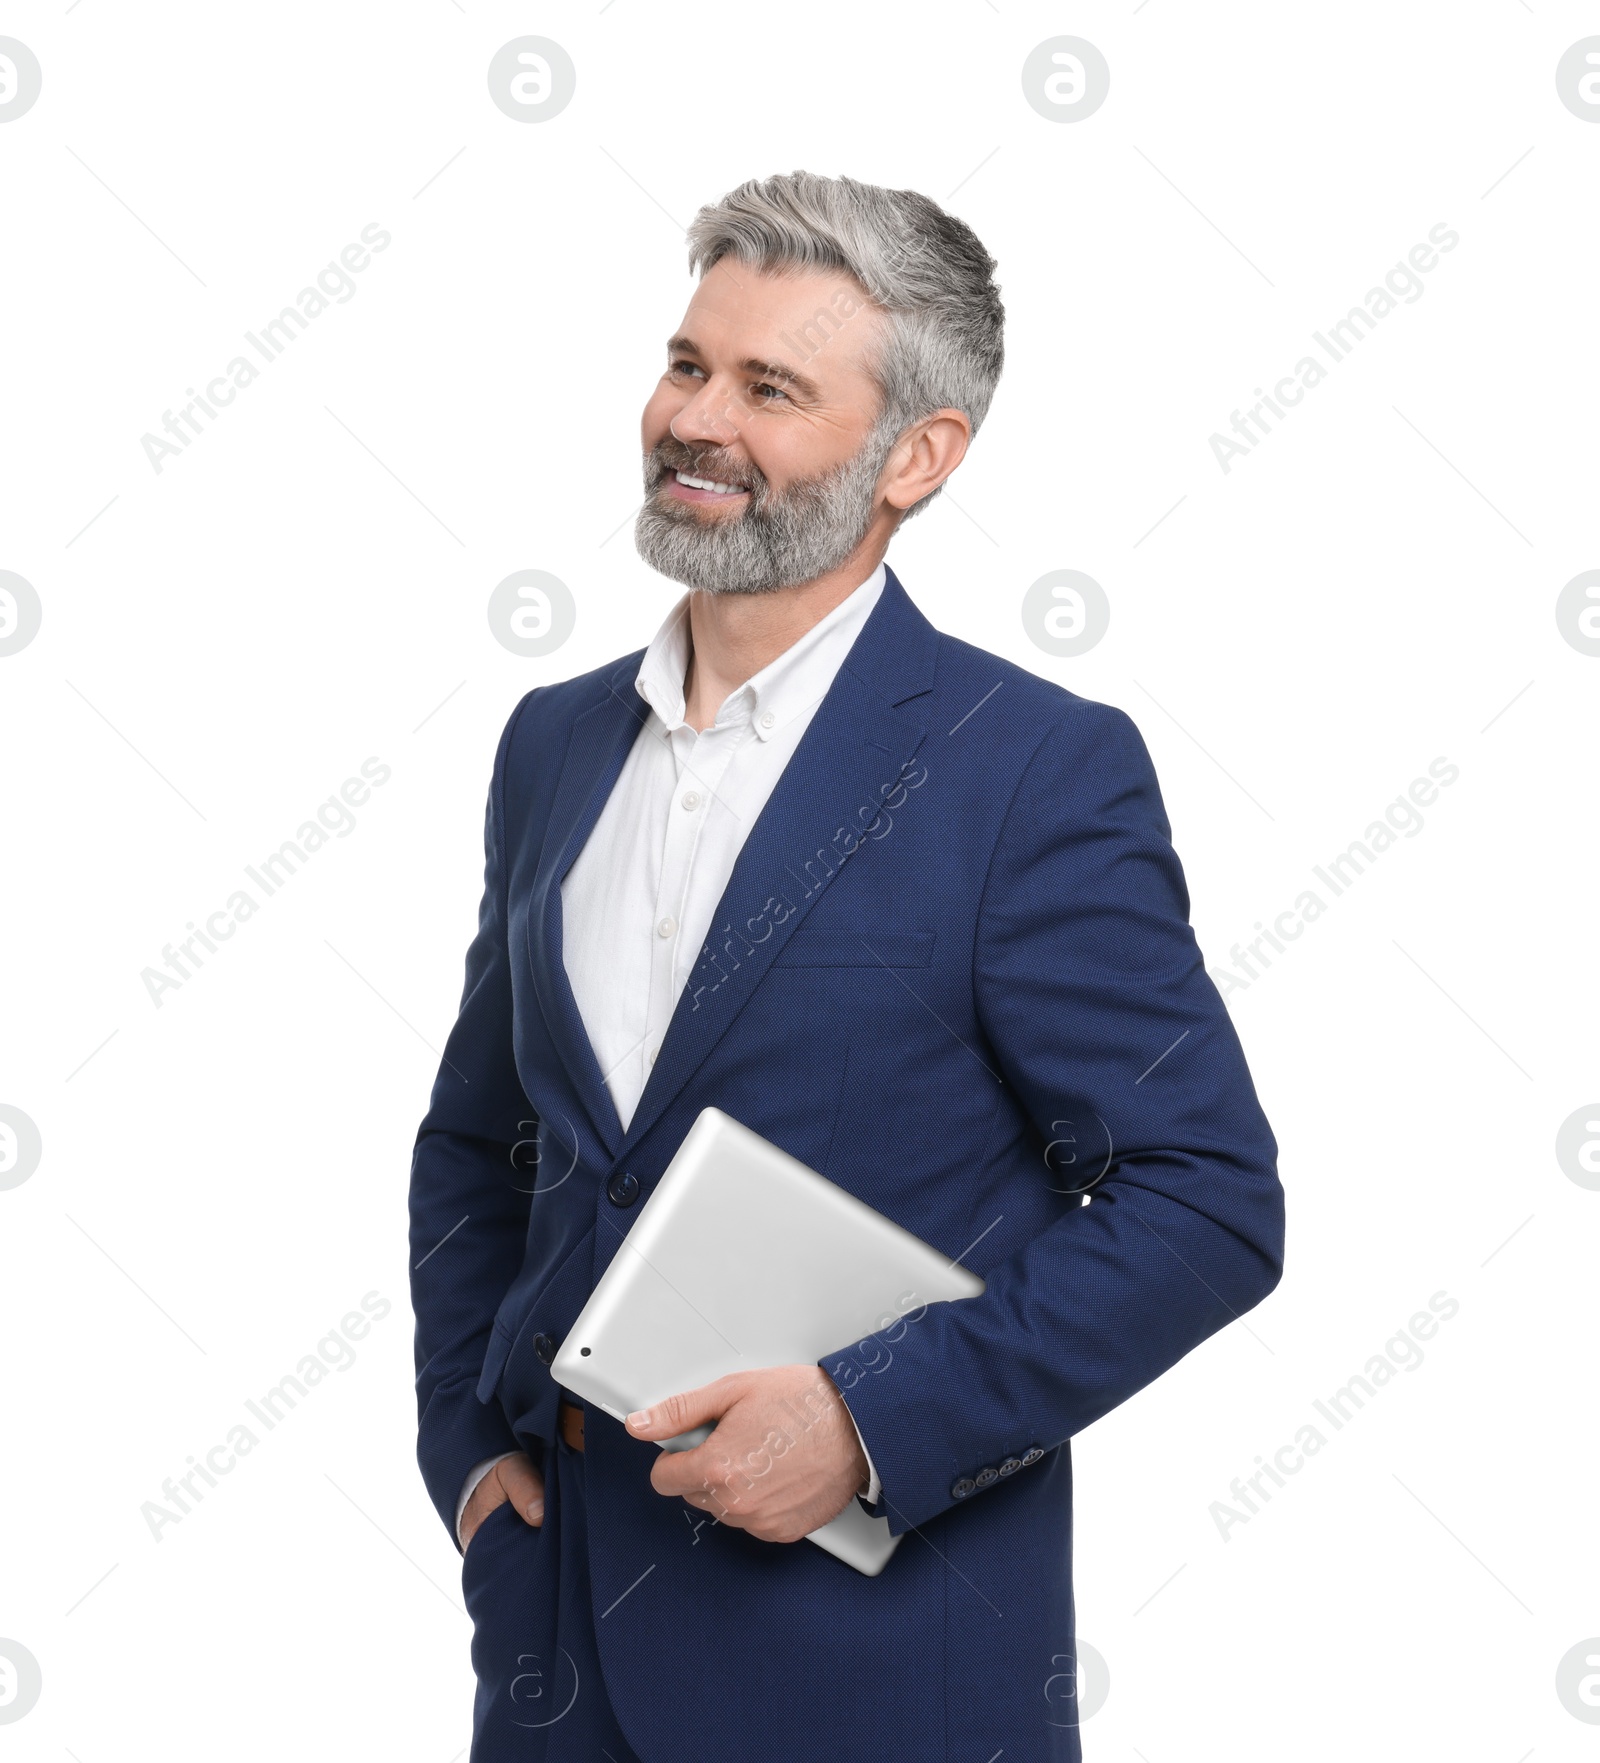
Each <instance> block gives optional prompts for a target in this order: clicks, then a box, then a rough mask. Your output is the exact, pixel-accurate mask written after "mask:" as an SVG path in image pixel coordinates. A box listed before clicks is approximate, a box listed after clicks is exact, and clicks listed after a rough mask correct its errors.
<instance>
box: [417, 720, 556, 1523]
mask: <svg viewBox="0 0 1600 1763" xmlns="http://www.w3.org/2000/svg"><path fill="white" fill-rule="evenodd" d="M532 696H533V694H532V693H529V694H528V697H527V698H524V699H523V700H522V702H521V703H520V704H519V705H518V706H517V708H516V710H515V711H514V712H513V713H512V716H511V718H510V720H509V721H508V722H507V724H506V727H505V730H504V732H503V733H502V734H501V737H500V744H499V747H498V748H497V750H496V752H495V759H494V770H493V775H492V777H491V779H490V784H489V800H488V806H487V809H486V811H485V816H484V868H483V899H482V903H481V904H480V906H479V908H478V934H477V935H476V937H474V938H473V940H472V943H471V945H470V947H469V948H468V950H467V961H466V985H465V988H464V989H463V991H462V995H461V1008H460V1011H459V1013H458V1014H457V1017H456V1023H455V1027H454V1028H453V1029H452V1030H451V1031H450V1037H449V1039H448V1040H447V1041H446V1043H445V1049H444V1056H443V1058H442V1059H441V1060H440V1063H439V1073H438V1076H437V1078H436V1079H435V1080H434V1085H433V1094H432V1098H431V1101H430V1104H429V1107H428V1112H427V1114H426V1115H425V1116H424V1117H423V1120H422V1124H421V1126H420V1127H419V1128H418V1130H417V1139H416V1145H415V1148H414V1150H413V1152H412V1158H411V1187H410V1217H411V1231H410V1251H411V1260H410V1267H411V1307H412V1311H413V1313H414V1314H415V1317H416V1368H417V1378H416V1387H417V1415H418V1423H417V1461H418V1463H419V1464H420V1466H421V1469H422V1478H423V1481H424V1482H425V1483H426V1485H427V1489H428V1494H429V1497H430V1498H431V1499H432V1501H433V1503H434V1506H435V1507H436V1508H437V1509H438V1512H439V1516H440V1518H441V1519H442V1520H443V1521H444V1524H445V1527H446V1529H447V1530H449V1532H450V1534H451V1537H452V1538H454V1537H455V1534H456V1533H455V1514H456V1501H457V1499H458V1497H459V1495H460V1493H461V1488H462V1484H463V1482H464V1481H465V1480H466V1478H467V1475H468V1474H469V1472H470V1471H471V1469H472V1468H473V1466H474V1464H476V1463H479V1462H481V1461H482V1460H483V1459H484V1458H485V1457H496V1456H499V1455H501V1454H503V1453H505V1452H509V1451H519V1450H521V1449H522V1448H523V1447H522V1445H521V1444H520V1443H519V1441H518V1440H517V1437H516V1435H515V1434H514V1433H513V1432H512V1430H511V1427H510V1424H509V1422H508V1421H507V1420H506V1417H505V1414H504V1413H503V1411H502V1410H501V1408H500V1405H499V1403H498V1402H490V1403H488V1404H485V1403H481V1402H480V1401H479V1400H478V1398H477V1390H476V1385H477V1382H478V1377H479V1374H480V1372H481V1370H482V1368H483V1357H484V1351H485V1349H486V1347H487V1346H488V1342H489V1336H490V1331H491V1330H492V1328H493V1326H494V1317H495V1312H496V1310H497V1309H498V1308H499V1305H500V1301H501V1299H502V1298H503V1297H504V1296H505V1293H506V1291H507V1289H508V1288H509V1287H510V1285H511V1282H512V1280H514V1279H515V1278H516V1275H517V1271H518V1269H519V1268H520V1267H521V1265H522V1259H523V1250H524V1246H525V1242H526V1237H527V1228H528V1212H529V1207H530V1204H531V1197H530V1194H529V1193H528V1192H526V1191H524V1190H527V1189H531V1188H532V1186H533V1178H532V1176H531V1175H530V1174H529V1173H528V1172H527V1171H526V1170H525V1169H518V1168H517V1167H515V1166H514V1164H513V1161H512V1158H513V1154H514V1152H515V1149H516V1146H517V1143H518V1141H519V1140H525V1139H529V1138H531V1137H532V1135H533V1129H534V1118H533V1108H532V1106H531V1104H530V1103H529V1102H528V1099H527V1097H526V1096H525V1095H524V1093H523V1089H522V1082H521V1079H520V1078H519V1077H518V1075H517V1068H516V1063H515V1060H514V1058H513V1053H512V1003H511V974H510V968H509V964H508V958H507V948H506V864H505V766H506V754H507V751H508V749H509V747H510V744H511V736H512V731H513V730H514V729H515V727H516V724H517V720H518V718H519V717H520V716H521V714H522V712H523V710H524V709H525V708H526V706H527V704H528V701H529V698H531V697H532ZM457 1546H458V1547H459V1542H458V1544H457Z"/></svg>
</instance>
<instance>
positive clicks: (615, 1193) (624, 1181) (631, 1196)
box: [606, 1169, 639, 1206]
mask: <svg viewBox="0 0 1600 1763" xmlns="http://www.w3.org/2000/svg"><path fill="white" fill-rule="evenodd" d="M606 1198H607V1199H608V1200H610V1202H611V1204H612V1205H613V1206H631V1205H632V1204H633V1203H634V1201H635V1200H637V1199H638V1198H639V1178H638V1176H636V1175H632V1174H630V1173H629V1172H628V1171H627V1170H626V1169H623V1170H619V1171H618V1173H617V1174H616V1175H614V1176H612V1178H611V1179H610V1181H608V1182H607V1183H606Z"/></svg>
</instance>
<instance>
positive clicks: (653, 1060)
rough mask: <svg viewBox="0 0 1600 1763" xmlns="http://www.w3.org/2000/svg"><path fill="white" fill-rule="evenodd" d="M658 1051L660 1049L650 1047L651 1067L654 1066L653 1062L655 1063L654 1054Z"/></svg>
mask: <svg viewBox="0 0 1600 1763" xmlns="http://www.w3.org/2000/svg"><path fill="white" fill-rule="evenodd" d="M660 1051H661V1049H660V1048H659V1047H652V1048H651V1049H650V1063H651V1064H652V1065H654V1064H655V1062H656V1054H657V1053H659V1052H660Z"/></svg>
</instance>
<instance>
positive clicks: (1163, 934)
mask: <svg viewBox="0 0 1600 1763" xmlns="http://www.w3.org/2000/svg"><path fill="white" fill-rule="evenodd" d="M1188 915H1189V899H1188V892H1187V889H1186V886H1185V883H1184V878H1183V871H1182V868H1181V866H1180V864H1179V861H1178V858H1177V855H1176V853H1175V852H1174V850H1173V848H1172V844H1171V839H1170V828H1169V825H1168V822H1167V816H1166V812H1165V809H1164V807H1163V804H1162V800H1161V793H1160V789H1159V786H1158V784H1157V781H1156V775H1155V771H1154V768H1153V766H1152V765H1151V762H1150V756H1149V753H1148V752H1147V750H1146V748H1145V745H1144V741H1143V739H1142V737H1141V736H1140V734H1139V731H1138V729H1137V727H1136V726H1135V724H1134V723H1133V721H1132V719H1131V718H1130V717H1128V716H1127V715H1126V714H1125V713H1124V712H1123V711H1121V710H1118V709H1115V708H1113V707H1111V706H1108V705H1102V704H1095V703H1092V702H1089V701H1087V700H1081V701H1079V702H1078V703H1076V704H1074V705H1073V706H1072V707H1071V708H1070V709H1069V710H1068V711H1067V713H1066V715H1065V716H1064V717H1063V718H1062V720H1061V721H1060V722H1059V723H1057V724H1056V725H1055V726H1054V727H1053V728H1052V729H1051V731H1050V732H1049V734H1048V735H1046V737H1045V738H1044V739H1043V741H1041V743H1040V745H1039V747H1038V748H1037V749H1036V751H1035V753H1034V755H1033V757H1032V758H1031V760H1030V761H1029V763H1028V765H1027V767H1026V769H1025V771H1024V773H1023V776H1022V779H1021V781H1020V783H1019V786H1018V789H1017V792H1016V795H1015V797H1014V799H1013V800H1012V802H1011V804H1010V807H1009V809H1008V810H1007V814H1006V818H1005V821H1004V824H1003V827H1002V830H1001V832H1000V835H999V838H998V840H997V843H996V846H995V849H994V852H993V854H992V857H991V861H990V868H989V873H988V876H987V879H986V881H985V885H984V891H983V896H982V901H981V905H980V908H979V921H978V925H977V931H976V949H975V955H974V975H973V981H974V988H975V993H976V1002H977V1011H978V1017H979V1020H980V1022H981V1024H982V1026H983V1029H984V1032H985V1035H986V1036H987V1039H988V1042H989V1045H990V1048H991V1049H992V1053H993V1058H994V1061H996V1062H997V1069H998V1072H999V1075H1000V1077H1001V1078H1002V1080H1003V1081H1004V1083H1005V1084H1006V1085H1007V1086H1008V1087H1009V1088H1010V1089H1011V1090H1012V1092H1013V1098H1014V1105H1016V1106H1019V1107H1020V1109H1021V1110H1022V1111H1024V1112H1025V1113H1026V1115H1027V1116H1028V1118H1029V1120H1030V1121H1031V1123H1032V1126H1033V1128H1034V1129H1035V1131H1036V1133H1037V1135H1038V1139H1037V1142H1038V1144H1039V1147H1040V1163H1039V1167H1038V1177H1039V1180H1040V1181H1041V1182H1046V1183H1049V1184H1050V1185H1051V1186H1052V1187H1056V1186H1061V1185H1063V1181H1064V1180H1065V1182H1066V1183H1068V1184H1070V1185H1072V1186H1078V1185H1087V1184H1089V1183H1090V1182H1091V1181H1092V1178H1093V1176H1094V1175H1095V1174H1096V1173H1098V1172H1099V1171H1101V1170H1103V1174H1101V1176H1100V1179H1099V1180H1097V1181H1093V1182H1092V1187H1091V1191H1090V1198H1089V1201H1088V1203H1087V1204H1081V1203H1073V1204H1068V1203H1066V1202H1065V1201H1064V1202H1063V1206H1062V1211H1061V1215H1060V1217H1058V1218H1057V1219H1055V1220H1054V1221H1053V1222H1052V1223H1051V1224H1050V1225H1049V1226H1048V1227H1047V1228H1046V1229H1043V1230H1042V1231H1040V1232H1039V1233H1038V1234H1037V1235H1035V1236H1034V1237H1033V1238H1032V1239H1031V1240H1030V1241H1028V1242H1027V1243H1025V1244H1024V1245H1023V1246H1022V1247H1020V1248H1019V1249H1017V1250H1016V1251H1015V1252H1014V1253H1012V1254H1010V1255H1009V1256H1008V1257H1006V1258H1004V1259H1002V1260H1001V1261H1000V1262H999V1263H998V1265H994V1266H991V1267H988V1268H987V1269H983V1268H980V1269H979V1271H981V1272H983V1273H984V1277H985V1279H986V1281H987V1289H986V1290H985V1291H984V1292H983V1293H982V1294H981V1295H979V1296H978V1297H975V1298H965V1299H958V1300H955V1301H953V1302H946V1303H936V1304H929V1305H927V1306H925V1307H924V1308H923V1310H922V1311H921V1312H920V1313H918V1312H911V1313H909V1314H908V1316H907V1317H906V1318H903V1319H901V1320H900V1321H898V1322H896V1323H895V1324H892V1325H891V1326H890V1327H889V1328H887V1329H885V1330H883V1331H881V1332H879V1333H878V1334H875V1335H869V1336H868V1337H867V1338H866V1339H865V1340H863V1341H860V1342H858V1343H856V1344H855V1345H853V1346H852V1347H849V1348H847V1349H845V1350H844V1351H842V1352H838V1353H832V1354H829V1355H828V1356H827V1357H825V1358H824V1359H821V1360H819V1361H818V1364H819V1366H820V1367H821V1368H822V1370H823V1371H824V1372H826V1373H827V1374H828V1375H829V1376H830V1377H832V1379H833V1380H834V1382H835V1384H836V1385H837V1386H838V1388H839V1390H840V1393H841V1395H842V1396H843V1397H844V1399H845V1402H846V1404H847V1406H848V1407H849V1408H850V1411H851V1413H852V1415H853V1417H854V1419H855V1421H856V1423H857V1425H858V1427H859V1428H860V1430H861V1433H862V1435H863V1437H864V1440H865V1443H866V1446H867V1448H868V1449H869V1450H870V1451H871V1453H872V1458H873V1461H874V1463H875V1464H876V1466H877V1469H878V1474H879V1476H880V1478H881V1481H882V1502H881V1505H880V1506H879V1507H877V1508H875V1510H876V1511H878V1512H880V1513H881V1515H882V1516H885V1517H887V1518H888V1519H889V1525H890V1529H891V1531H892V1532H893V1534H895V1535H897V1536H898V1535H902V1534H903V1533H904V1532H905V1531H907V1530H909V1529H911V1528H912V1527H913V1526H915V1525H920V1524H923V1523H925V1522H926V1521H927V1520H928V1519H929V1518H932V1517H933V1516H935V1515H936V1514H937V1513H939V1512H942V1511H943V1510H945V1508H947V1507H949V1506H952V1505H955V1504H957V1503H959V1502H960V1501H961V1500H963V1499H966V1498H972V1497H978V1498H981V1497H982V1495H983V1492H984V1491H985V1488H986V1487H992V1486H995V1485H998V1482H997V1481H996V1479H995V1478H994V1477H992V1476H991V1477H986V1478H985V1481H984V1482H983V1483H979V1484H978V1485H977V1486H976V1487H974V1486H973V1478H974V1477H976V1476H977V1474H978V1473H979V1471H980V1470H982V1469H983V1468H985V1467H986V1466H994V1465H998V1464H999V1463H1001V1462H1002V1461H1003V1460H1005V1459H1006V1458H1008V1457H1011V1456H1015V1457H1017V1458H1019V1459H1021V1458H1023V1457H1024V1455H1025V1454H1026V1453H1027V1452H1028V1451H1029V1450H1030V1449H1032V1450H1037V1451H1048V1450H1051V1449H1053V1448H1054V1447H1056V1446H1057V1445H1059V1444H1061V1443H1062V1442H1063V1441H1064V1440H1066V1439H1069V1438H1071V1437H1072V1435H1073V1434H1075V1433H1077V1432H1080V1431H1082V1429H1083V1428H1084V1427H1086V1426H1088V1425H1090V1424H1091V1423H1092V1422H1093V1421H1095V1420H1098V1419H1099V1418H1100V1416H1101V1415H1103V1414H1105V1413H1107V1412H1108V1411H1109V1410H1110V1409H1112V1408H1115V1407H1116V1406H1117V1405H1118V1403H1120V1402H1124V1401H1126V1400H1127V1399H1128V1397H1129V1396H1131V1395H1133V1394H1134V1393H1135V1391H1137V1390H1139V1389H1142V1388H1143V1387H1144V1386H1145V1385H1146V1384H1148V1383H1150V1382H1152V1381H1153V1380H1154V1379H1155V1378H1157V1377H1159V1376H1160V1375H1161V1373H1162V1372H1164V1371H1165V1370H1167V1369H1168V1368H1169V1367H1170V1366H1172V1365H1173V1364H1175V1363H1176V1362H1177V1361H1178V1360H1179V1359H1181V1358H1182V1357H1183V1356H1184V1354H1186V1353H1187V1352H1189V1351H1190V1349H1191V1348H1193V1347H1195V1346H1198V1345H1199V1343H1200V1342H1201V1341H1203V1340H1205V1339H1206V1338H1207V1336H1209V1335H1211V1334H1213V1333H1215V1332H1216V1331H1217V1330H1218V1329H1220V1328H1223V1327H1224V1326H1226V1324H1228V1323H1229V1322H1232V1321H1234V1320H1235V1319H1236V1318H1237V1317H1239V1316H1241V1315H1242V1314H1243V1313H1244V1312H1245V1311H1247V1310H1249V1309H1250V1308H1251V1307H1252V1306H1253V1305H1255V1304H1258V1303H1259V1302H1260V1301H1261V1299H1262V1298H1264V1297H1265V1296H1266V1295H1267V1294H1268V1293H1269V1292H1270V1291H1271V1290H1272V1289H1273V1287H1274V1286H1275V1285H1276V1284H1277V1282H1278V1279H1279V1277H1280V1275H1281V1273H1282V1267H1283V1240H1284V1207H1283V1190H1282V1188H1281V1186H1280V1184H1279V1181H1278V1175H1277V1167H1276V1162H1277V1144H1276V1142H1275V1140H1274V1138H1273V1135H1272V1132H1271V1129H1270V1127H1269V1126H1268V1124H1267V1121H1266V1118H1265V1116H1264V1115H1263V1113H1262V1111H1261V1108H1260V1105H1259V1103H1258V1102H1257V1099H1256V1094H1255V1089H1254V1086H1253V1084H1252V1083H1251V1079H1250V1074H1249V1071H1248V1069H1247V1067H1246V1065H1245V1060H1244V1055H1243V1052H1242V1050H1241V1048H1240V1045H1239V1041H1238V1038H1237V1036H1236V1035H1235V1033H1234V1030H1233V1025H1232V1023H1231V1022H1230V1021H1229V1019H1228V1015H1227V1011H1226V1009H1225V1007H1224V1006H1223V1003H1222V1000H1221V998H1220V996H1219V995H1218V992H1217V989H1216V987H1215V985H1214V984H1213V983H1212V981H1211V979H1210V978H1209V976H1208V975H1207V973H1206V971H1205V967H1204V964H1203V961H1202V958H1201V954H1200V950H1199V947H1198V945H1197V943H1196V940H1195V936H1194V932H1193V930H1192V929H1191V928H1190V925H1189V916H1188ZM1097 1119H1098V1121H1099V1122H1102V1123H1103V1125H1104V1131H1103V1132H1102V1130H1101V1128H1100V1127H1099V1126H1097V1125H1094V1124H1093V1123H1094V1122H1096V1120H1097ZM1065 1121H1074V1122H1077V1123H1079V1124H1078V1130H1077V1132H1076V1134H1075V1135H1074V1136H1076V1137H1077V1138H1079V1139H1080V1140H1087V1139H1088V1138H1090V1137H1091V1136H1098V1138H1099V1144H1100V1145H1101V1146H1104V1145H1106V1143H1107V1141H1108V1140H1109V1145H1110V1150H1109V1153H1098V1152H1097V1155H1096V1157H1095V1159H1094V1162H1095V1166H1096V1167H1095V1169H1094V1170H1091V1171H1089V1172H1088V1174H1086V1175H1083V1176H1080V1175H1079V1174H1077V1173H1076V1166H1075V1169H1074V1173H1072V1174H1071V1175H1070V1176H1067V1177H1066V1178H1063V1177H1062V1176H1061V1175H1059V1174H1052V1173H1051V1169H1050V1168H1049V1167H1048V1166H1047V1164H1046V1162H1045V1156H1046V1151H1047V1147H1048V1145H1049V1143H1050V1141H1052V1139H1059V1138H1060V1137H1062V1136H1064V1135H1063V1134H1062V1133H1061V1130H1060V1125H1061V1123H1062V1122H1065ZM1021 1473H1023V1474H1026V1473H1027V1471H1026V1469H1024V1470H1022V1471H1021ZM957 1484H960V1492H959V1493H958V1492H955V1491H953V1490H954V1489H956V1487H957Z"/></svg>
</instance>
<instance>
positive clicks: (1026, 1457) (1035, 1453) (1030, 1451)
mask: <svg viewBox="0 0 1600 1763" xmlns="http://www.w3.org/2000/svg"><path fill="white" fill-rule="evenodd" d="M1043 1455H1044V1452H1043V1451H1041V1450H1040V1449H1039V1447H1038V1446H1037V1445H1030V1446H1029V1447H1028V1448H1027V1450H1026V1451H1024V1452H1023V1453H1022V1461H1023V1462H1024V1463H1037V1462H1038V1461H1039V1459H1040V1458H1041V1457H1042V1456H1043Z"/></svg>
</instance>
